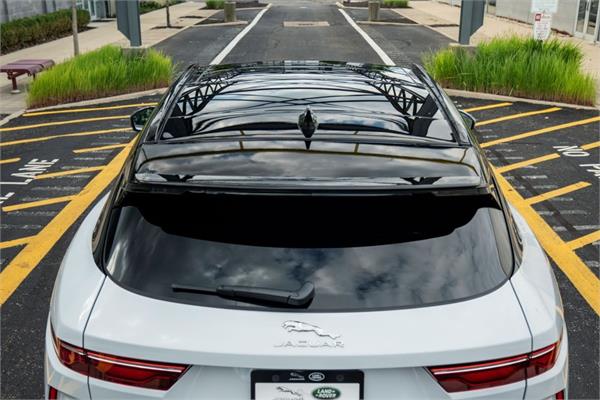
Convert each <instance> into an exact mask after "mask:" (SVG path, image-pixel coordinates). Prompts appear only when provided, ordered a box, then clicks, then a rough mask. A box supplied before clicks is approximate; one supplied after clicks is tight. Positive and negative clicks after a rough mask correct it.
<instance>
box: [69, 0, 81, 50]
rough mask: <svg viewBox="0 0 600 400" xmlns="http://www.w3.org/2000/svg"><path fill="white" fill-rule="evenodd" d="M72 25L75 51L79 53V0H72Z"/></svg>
mask: <svg viewBox="0 0 600 400" xmlns="http://www.w3.org/2000/svg"><path fill="white" fill-rule="evenodd" d="M71 11H72V14H71V26H72V29H73V53H74V54H75V55H76V56H77V55H79V36H78V35H77V0H71Z"/></svg>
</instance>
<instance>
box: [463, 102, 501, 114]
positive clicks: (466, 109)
mask: <svg viewBox="0 0 600 400" xmlns="http://www.w3.org/2000/svg"><path fill="white" fill-rule="evenodd" d="M512 105H513V103H496V104H488V105H487V106H478V107H471V108H463V109H461V111H464V112H474V111H483V110H491V109H492V108H500V107H508V106H512Z"/></svg>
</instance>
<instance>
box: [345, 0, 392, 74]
mask: <svg viewBox="0 0 600 400" xmlns="http://www.w3.org/2000/svg"><path fill="white" fill-rule="evenodd" d="M338 10H339V12H341V13H342V15H343V16H344V18H346V21H348V23H349V24H350V26H351V27H353V28H354V30H355V31H356V32H358V34H359V35H360V36H362V38H363V39H365V41H366V42H367V44H368V45H369V46H371V48H372V49H373V50H374V51H375V53H377V55H378V56H379V58H381V61H383V63H384V64H385V65H396V64H395V63H394V61H392V59H391V58H390V57H389V56H388V55H387V54H386V53H385V51H383V49H382V48H381V47H379V45H378V44H377V43H375V41H374V40H373V39H371V37H370V36H369V35H368V34H367V32H365V31H363V30H362V29H361V27H360V26H358V25H357V24H356V22H354V20H353V19H352V18H351V17H350V16H349V15H348V14H347V13H346V11H344V10H342V9H341V8H338Z"/></svg>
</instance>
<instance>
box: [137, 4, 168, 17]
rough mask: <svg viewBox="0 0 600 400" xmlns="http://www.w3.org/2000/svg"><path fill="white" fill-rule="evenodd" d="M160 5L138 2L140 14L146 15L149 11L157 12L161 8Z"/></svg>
mask: <svg viewBox="0 0 600 400" xmlns="http://www.w3.org/2000/svg"><path fill="white" fill-rule="evenodd" d="M163 7H164V6H163V5H162V4H159V3H157V2H155V1H141V2H140V14H146V13H149V12H150V11H154V10H159V9H161V8H163Z"/></svg>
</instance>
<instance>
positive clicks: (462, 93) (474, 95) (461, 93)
mask: <svg viewBox="0 0 600 400" xmlns="http://www.w3.org/2000/svg"><path fill="white" fill-rule="evenodd" d="M444 90H445V91H446V93H448V95H450V96H456V97H467V98H471V99H481V100H498V101H510V102H512V103H514V102H524V103H531V104H542V105H549V106H557V107H563V108H578V109H582V110H598V111H600V107H599V106H595V107H592V106H582V105H580V104H570V103H559V102H554V101H547V100H536V99H528V98H525V97H514V96H504V95H500V94H491V93H482V92H470V91H468V90H458V89H446V88H444Z"/></svg>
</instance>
